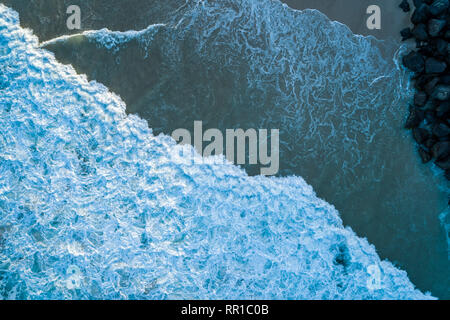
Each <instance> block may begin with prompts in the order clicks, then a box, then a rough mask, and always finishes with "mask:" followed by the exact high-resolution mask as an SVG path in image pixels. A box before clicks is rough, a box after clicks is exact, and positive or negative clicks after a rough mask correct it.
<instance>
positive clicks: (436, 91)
mask: <svg viewBox="0 0 450 320" xmlns="http://www.w3.org/2000/svg"><path fill="white" fill-rule="evenodd" d="M413 2H414V6H415V8H414V12H413V14H412V16H411V22H412V23H413V25H414V27H412V28H406V29H403V30H402V31H401V35H402V37H403V40H408V39H414V40H415V42H416V49H415V50H412V51H411V52H409V53H408V54H406V55H405V56H404V57H403V65H404V66H405V67H407V68H408V69H410V70H411V71H413V72H414V77H413V80H414V86H415V89H416V93H415V96H414V102H413V103H412V105H411V106H410V114H409V116H408V119H407V121H406V125H405V127H406V128H407V129H411V130H412V133H413V136H414V139H415V140H416V141H417V143H418V144H419V148H418V149H419V154H420V157H421V158H422V160H423V162H424V163H428V162H430V161H434V163H435V164H436V165H437V166H438V167H439V168H441V169H442V170H444V171H445V177H446V178H447V180H450V3H449V2H450V1H449V0H414V1H413ZM400 8H401V9H402V10H403V11H405V12H408V11H410V10H411V7H410V5H409V3H408V1H406V0H403V1H402V3H401V4H400Z"/></svg>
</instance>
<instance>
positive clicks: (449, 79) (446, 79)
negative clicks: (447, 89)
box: [439, 74, 450, 85]
mask: <svg viewBox="0 0 450 320" xmlns="http://www.w3.org/2000/svg"><path fill="white" fill-rule="evenodd" d="M439 82H440V83H441V84H447V85H450V74H446V75H443V76H441V79H440V81H439Z"/></svg>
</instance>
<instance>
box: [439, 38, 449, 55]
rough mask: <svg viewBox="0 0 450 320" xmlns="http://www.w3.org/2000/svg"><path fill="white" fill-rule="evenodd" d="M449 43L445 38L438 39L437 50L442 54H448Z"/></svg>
mask: <svg viewBox="0 0 450 320" xmlns="http://www.w3.org/2000/svg"><path fill="white" fill-rule="evenodd" d="M447 50H448V43H447V41H445V40H443V39H437V40H436V51H437V53H439V54H440V55H442V56H445V55H447Z"/></svg>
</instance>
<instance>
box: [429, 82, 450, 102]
mask: <svg viewBox="0 0 450 320" xmlns="http://www.w3.org/2000/svg"><path fill="white" fill-rule="evenodd" d="M432 97H433V98H434V99H437V100H440V101H445V100H448V99H449V98H450V86H449V85H443V84H440V85H437V86H436V88H434V91H433V94H432Z"/></svg>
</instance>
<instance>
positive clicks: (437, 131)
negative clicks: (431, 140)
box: [433, 122, 450, 138]
mask: <svg viewBox="0 0 450 320" xmlns="http://www.w3.org/2000/svg"><path fill="white" fill-rule="evenodd" d="M433 134H434V135H435V136H436V137H438V138H442V137H446V136H448V135H450V128H449V127H448V126H447V125H446V124H445V123H443V122H441V123H436V124H435V125H434V127H433Z"/></svg>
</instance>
